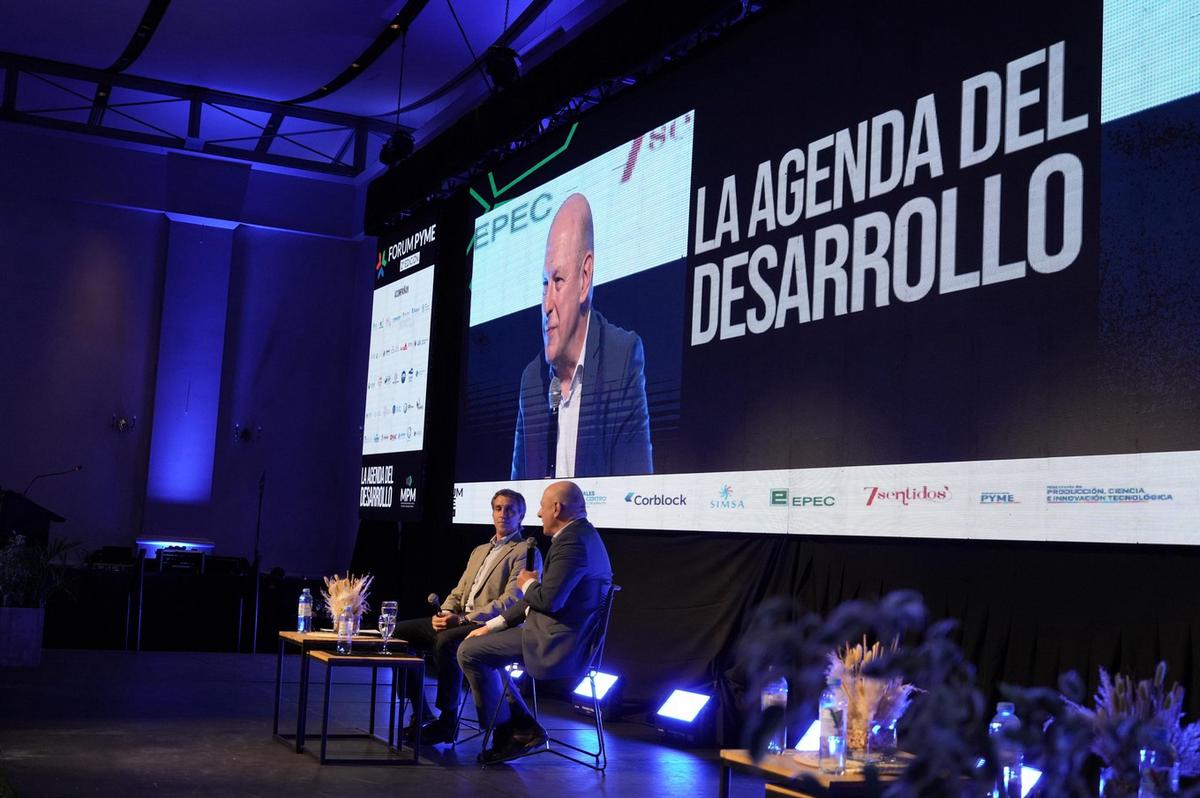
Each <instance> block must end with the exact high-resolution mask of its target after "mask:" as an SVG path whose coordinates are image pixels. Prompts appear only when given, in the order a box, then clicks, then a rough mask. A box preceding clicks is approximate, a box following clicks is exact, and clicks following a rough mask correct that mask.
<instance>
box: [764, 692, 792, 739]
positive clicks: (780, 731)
mask: <svg viewBox="0 0 1200 798" xmlns="http://www.w3.org/2000/svg"><path fill="white" fill-rule="evenodd" d="M787 698H788V686H787V679H784V678H783V677H782V676H781V677H779V678H778V679H772V680H771V681H769V682H767V683H766V684H765V685H763V691H762V708H763V711H764V712H766V710H767V707H782V708H783V709H784V710H786V709H787ZM785 748H787V724H785V723H781V724H780V725H779V726H778V728H776V729H775V731H774V733H773V734H772V735H771V739H770V740H768V741H767V753H770V754H782V753H783V749H785Z"/></svg>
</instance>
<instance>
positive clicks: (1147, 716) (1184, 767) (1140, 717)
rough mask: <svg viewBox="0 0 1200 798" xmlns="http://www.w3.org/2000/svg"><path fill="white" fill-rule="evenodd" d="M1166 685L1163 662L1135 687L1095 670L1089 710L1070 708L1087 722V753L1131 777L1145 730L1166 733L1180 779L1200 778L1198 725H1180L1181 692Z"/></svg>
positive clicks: (1130, 679) (1123, 678) (1129, 681)
mask: <svg viewBox="0 0 1200 798" xmlns="http://www.w3.org/2000/svg"><path fill="white" fill-rule="evenodd" d="M1166 681H1167V663H1165V662H1160V663H1158V667H1156V668H1155V669H1154V678H1153V679H1142V680H1141V681H1139V682H1134V680H1133V677H1132V676H1126V675H1124V674H1120V673H1118V674H1117V675H1116V676H1115V677H1113V676H1110V675H1109V673H1108V671H1106V670H1105V669H1104V668H1101V669H1100V686H1099V688H1098V689H1097V690H1096V696H1095V698H1094V699H1093V703H1094V704H1095V709H1087V708H1086V707H1079V706H1077V707H1076V709H1077V710H1078V711H1080V712H1082V713H1083V715H1084V716H1085V717H1087V718H1088V719H1089V720H1091V722H1092V727H1093V729H1094V731H1095V738H1094V740H1093V742H1092V750H1093V751H1094V752H1095V753H1096V754H1097V755H1098V756H1099V757H1100V758H1101V759H1103V760H1104V764H1105V765H1106V766H1107V767H1109V768H1112V769H1113V770H1114V771H1116V772H1117V774H1118V775H1121V774H1126V775H1127V776H1128V777H1129V778H1130V779H1132V778H1133V777H1134V776H1136V774H1137V767H1138V755H1139V751H1140V749H1141V748H1142V747H1144V745H1145V743H1146V737H1147V732H1148V731H1149V730H1151V729H1161V730H1165V731H1166V733H1167V739H1168V740H1169V742H1170V743H1171V745H1172V746H1173V747H1174V748H1175V753H1176V755H1177V756H1178V757H1179V772H1180V775H1183V776H1196V775H1200V723H1192V724H1190V725H1188V726H1184V725H1183V723H1182V721H1183V688H1182V687H1180V686H1179V684H1178V683H1175V684H1173V685H1172V686H1171V689H1169V690H1168V689H1167V688H1166Z"/></svg>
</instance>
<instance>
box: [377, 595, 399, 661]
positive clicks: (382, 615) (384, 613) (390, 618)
mask: <svg viewBox="0 0 1200 798" xmlns="http://www.w3.org/2000/svg"><path fill="white" fill-rule="evenodd" d="M396 606H397V605H396V602H394V601H385V602H383V603H382V604H380V605H379V622H378V623H379V634H380V635H381V636H382V637H383V645H382V646H381V647H380V649H379V653H380V654H391V653H392V652H391V651H389V650H388V641H389V640H391V639H392V635H393V634H395V632H396Z"/></svg>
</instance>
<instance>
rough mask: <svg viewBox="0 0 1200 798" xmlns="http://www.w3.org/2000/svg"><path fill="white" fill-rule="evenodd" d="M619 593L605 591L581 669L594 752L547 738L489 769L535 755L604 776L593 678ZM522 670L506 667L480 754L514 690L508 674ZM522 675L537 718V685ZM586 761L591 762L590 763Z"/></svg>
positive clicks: (600, 724) (601, 727) (601, 718)
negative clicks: (588, 698)
mask: <svg viewBox="0 0 1200 798" xmlns="http://www.w3.org/2000/svg"><path fill="white" fill-rule="evenodd" d="M620 590H621V587H620V585H617V584H613V585H610V586H609V588H608V593H607V594H606V595H605V596H604V602H603V603H602V604H601V605H600V623H599V624H597V625H596V631H595V633H594V634H593V636H592V639H591V640H590V641H589V642H588V647H589V648H588V658H587V666H586V667H585V669H584V675H583V678H584V679H585V680H587V682H588V684H590V685H591V688H592V689H591V701H592V722H593V726H594V729H595V732H596V750H595V751H592V750H589V749H587V748H580V747H579V746H577V745H574V744H572V743H569V742H567V741H566V740H560V739H558V738H556V737H550V736H547V737H546V744H545V746H542V747H538V748H535V749H533V750H532V751H526V752H524V753H522V754H517V755H516V756H511V757H507V758H505V759H498V760H496V761H494V762H489V763H487V764H488V765H498V764H500V763H501V762H511V761H512V760H514V759H523V758H524V757H527V756H533V755H534V754H555V755H556V756H561V757H562V758H563V759H569V760H571V761H572V762H578V763H579V764H581V765H583V766H584V767H589V768H591V769H592V770H596V771H600V772H601V773H603V772H604V769H605V768H607V767H608V754H607V752H606V751H605V749H604V714H603V711H602V710H601V708H600V701H599V700H598V699H597V698H596V675H597V674H598V673H599V672H600V666H601V663H602V662H603V659H604V642H605V640H606V639H607V638H608V622H609V619H610V618H611V617H612V605H613V598H614V597H615V596H616V594H617V593H618V592H620ZM523 667H524V664H523V663H521V662H514V663H512V664H510V665H508V666H506V667H505V678H504V690H503V691H502V692H501V694H500V702H499V703H497V704H496V711H495V712H494V713H493V714H492V720H491V722H490V723H489V724H488V726H487V728H486V729H485V730H484V733H483V750H485V751H486V750H487V747H488V741H489V740H491V738H492V733H493V732H494V731H495V729H496V719H497V718H498V717H499V716H500V707H501V706H503V704H504V702H505V701H507V700H508V691H509V690H511V689H516V688H515V687H514V685H513V681H512V677H511V673H512V671H513V670H514V669H517V668H522V669H523ZM525 675H526V676H527V677H528V678H529V689H530V693H531V694H532V703H533V707H532V708H533V716H534V717H535V718H536V717H537V716H538V702H537V682H536V681H535V680H534V678H533V676H532V675H531V674H530V673H529V672H528V671H526V672H525ZM556 746H558V747H562V748H569V749H571V750H572V751H575V752H577V753H578V754H582V755H583V756H576V755H574V754H570V753H566V752H564V751H561V750H559V748H558V747H556ZM583 757H588V759H584V758H583ZM589 759H590V760H591V761H589ZM486 766H487V765H485V767H486Z"/></svg>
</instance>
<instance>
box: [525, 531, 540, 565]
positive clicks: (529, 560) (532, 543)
mask: <svg viewBox="0 0 1200 798" xmlns="http://www.w3.org/2000/svg"><path fill="white" fill-rule="evenodd" d="M535 552H537V541H536V540H534V539H533V538H532V537H530V538H529V540H527V541H525V570H526V571H532V570H533V556H534V553H535Z"/></svg>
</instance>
